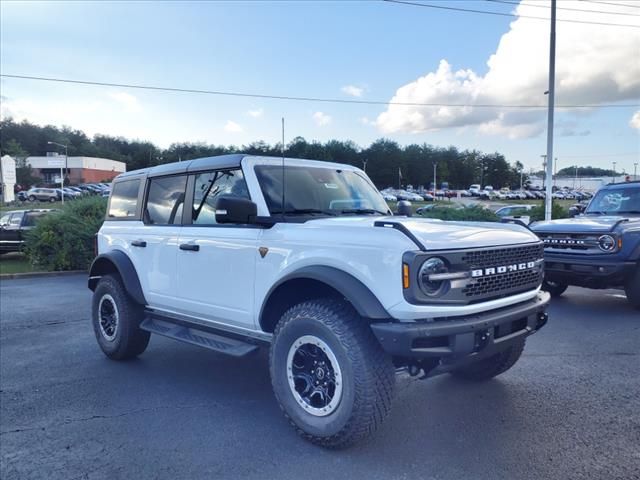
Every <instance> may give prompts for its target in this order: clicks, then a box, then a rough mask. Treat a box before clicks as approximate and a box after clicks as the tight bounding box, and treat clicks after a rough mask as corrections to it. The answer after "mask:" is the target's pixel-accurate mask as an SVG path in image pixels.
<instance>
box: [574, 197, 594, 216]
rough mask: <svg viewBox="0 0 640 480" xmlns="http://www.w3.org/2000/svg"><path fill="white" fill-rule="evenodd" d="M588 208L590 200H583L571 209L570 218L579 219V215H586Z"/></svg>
mask: <svg viewBox="0 0 640 480" xmlns="http://www.w3.org/2000/svg"><path fill="white" fill-rule="evenodd" d="M588 206H589V200H582V201H581V202H578V203H574V204H573V205H571V206H570V207H569V216H570V217H577V216H578V215H580V214H582V213H584V211H585V210H586V209H587V207H588Z"/></svg>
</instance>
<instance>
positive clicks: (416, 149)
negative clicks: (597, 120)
mask: <svg viewBox="0 0 640 480" xmlns="http://www.w3.org/2000/svg"><path fill="white" fill-rule="evenodd" d="M49 141H52V142H56V143H60V144H63V145H68V152H69V156H80V155H82V156H87V157H102V158H109V159H112V160H118V161H121V162H124V163H126V164H127V170H135V169H138V168H144V167H149V166H153V165H158V164H162V163H169V162H176V161H178V160H190V159H192V158H199V157H209V156H214V155H222V154H227V153H246V154H251V155H269V156H280V155H281V154H282V145H281V144H279V143H276V144H269V143H266V142H263V141H258V142H253V143H249V144H248V145H242V146H224V145H210V144H205V143H188V142H185V143H174V144H171V145H170V146H169V147H168V148H166V149H161V148H158V147H157V146H156V145H154V144H153V143H151V142H148V141H143V140H128V139H125V138H122V137H113V136H109V135H95V136H94V137H93V138H89V137H88V136H87V135H86V134H85V133H84V132H82V131H80V130H74V129H71V128H69V127H62V128H59V127H56V126H52V125H47V126H39V125H35V124H32V123H30V122H28V121H26V120H25V121H22V122H16V121H14V120H13V119H11V118H6V119H4V120H2V121H1V122H0V151H1V154H2V155H5V154H8V155H11V156H13V157H15V158H18V159H19V160H21V159H22V160H23V159H24V158H26V157H27V156H37V155H45V153H46V152H47V151H52V150H54V149H55V147H52V146H51V145H48V144H47V142H49ZM284 154H285V156H287V157H292V158H308V159H314V160H326V161H334V162H340V163H347V164H350V165H354V166H357V167H360V168H364V169H365V170H366V172H367V174H368V175H369V176H370V177H371V179H372V180H373V182H374V183H375V184H376V185H377V186H378V187H379V188H384V187H388V186H393V187H397V186H398V181H399V176H400V175H401V183H402V185H403V186H406V185H408V184H411V185H414V186H415V187H417V186H419V185H424V186H429V184H430V183H431V182H432V181H433V170H434V165H435V166H436V178H437V182H438V184H440V183H441V182H443V181H446V182H448V183H449V186H450V188H468V187H469V185H471V184H474V183H480V184H482V185H483V186H484V185H493V186H494V187H495V188H500V187H505V186H507V187H512V188H518V187H519V186H520V179H521V176H520V172H521V171H522V169H523V166H522V164H521V163H520V162H515V163H514V164H510V163H509V162H508V161H507V160H506V158H505V156H504V155H502V154H501V153H498V152H494V153H483V152H480V151H478V150H460V149H458V148H456V147H454V146H450V147H446V148H443V147H437V146H433V145H429V144H427V143H423V144H411V145H406V146H401V145H399V144H398V143H397V142H394V141H392V140H388V139H384V138H381V139H378V140H376V141H374V142H373V143H372V144H371V145H369V146H368V147H365V148H361V147H359V146H358V145H356V144H355V143H354V142H352V141H341V140H329V141H327V142H324V143H322V142H318V141H308V140H305V139H304V138H302V137H296V138H294V139H293V140H291V141H290V142H289V143H287V144H286V145H285V148H284ZM19 177H20V175H19ZM26 177H27V175H26V174H25V172H23V175H22V178H26ZM34 180H37V179H34ZM525 180H526V177H525Z"/></svg>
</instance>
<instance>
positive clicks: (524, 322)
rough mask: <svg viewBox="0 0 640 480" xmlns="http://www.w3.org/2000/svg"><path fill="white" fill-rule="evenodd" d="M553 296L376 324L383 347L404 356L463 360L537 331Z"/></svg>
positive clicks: (375, 327) (373, 326)
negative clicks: (464, 313) (459, 313)
mask: <svg viewBox="0 0 640 480" xmlns="http://www.w3.org/2000/svg"><path fill="white" fill-rule="evenodd" d="M549 299H550V296H549V294H548V293H546V292H540V293H538V294H537V296H536V297H535V298H534V299H532V300H528V301H526V302H522V303H519V304H516V305H512V306H509V307H504V308H501V309H498V310H490V311H487V312H483V313H479V314H475V315H469V316H465V317H456V318H455V319H442V320H437V319H436V320H434V321H431V322H411V323H408V322H407V323H402V322H394V323H373V324H371V329H372V330H373V333H374V335H375V336H376V338H377V339H378V341H379V342H380V345H381V346H382V348H383V349H384V350H385V351H386V352H387V353H389V354H390V355H393V356H394V357H401V358H416V359H426V358H440V359H443V360H447V359H448V360H454V359H461V358H463V357H465V356H468V355H474V354H479V353H483V354H485V353H488V352H492V351H498V350H501V349H502V348H503V347H504V348H506V347H507V346H508V345H509V344H510V343H511V342H513V341H514V340H516V339H519V338H522V337H526V336H528V335H531V334H532V333H535V332H536V331H537V330H539V329H540V328H542V327H543V326H544V324H545V323H547V314H546V313H545V308H546V307H547V304H548V303H549Z"/></svg>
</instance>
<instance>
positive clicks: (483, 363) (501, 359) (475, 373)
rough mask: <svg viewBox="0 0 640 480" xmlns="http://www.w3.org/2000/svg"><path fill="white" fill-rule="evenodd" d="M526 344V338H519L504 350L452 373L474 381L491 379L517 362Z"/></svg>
mask: <svg viewBox="0 0 640 480" xmlns="http://www.w3.org/2000/svg"><path fill="white" fill-rule="evenodd" d="M524 344H525V341H524V339H521V340H518V341H517V342H515V343H514V344H513V345H512V346H510V347H509V348H507V349H506V350H504V351H503V352H500V353H497V354H495V355H493V356H491V357H488V358H485V359H484V360H480V361H478V362H476V363H472V364H471V365H468V366H466V367H463V368H460V369H458V370H454V371H453V372H451V375H453V376H454V377H458V378H462V379H464V380H471V381H474V382H482V381H485V380H489V379H491V378H493V377H496V376H498V375H500V374H501V373H504V372H506V371H507V370H509V369H510V368H511V367H513V366H514V365H515V364H516V362H517V361H518V360H519V359H520V356H521V355H522V351H523V350H524Z"/></svg>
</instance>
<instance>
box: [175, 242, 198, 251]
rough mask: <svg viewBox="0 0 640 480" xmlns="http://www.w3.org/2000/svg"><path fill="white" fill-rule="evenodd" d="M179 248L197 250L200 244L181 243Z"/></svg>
mask: <svg viewBox="0 0 640 480" xmlns="http://www.w3.org/2000/svg"><path fill="white" fill-rule="evenodd" d="M180 250H188V251H190V252H199V251H200V245H196V244H194V243H183V244H182V245H180Z"/></svg>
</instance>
